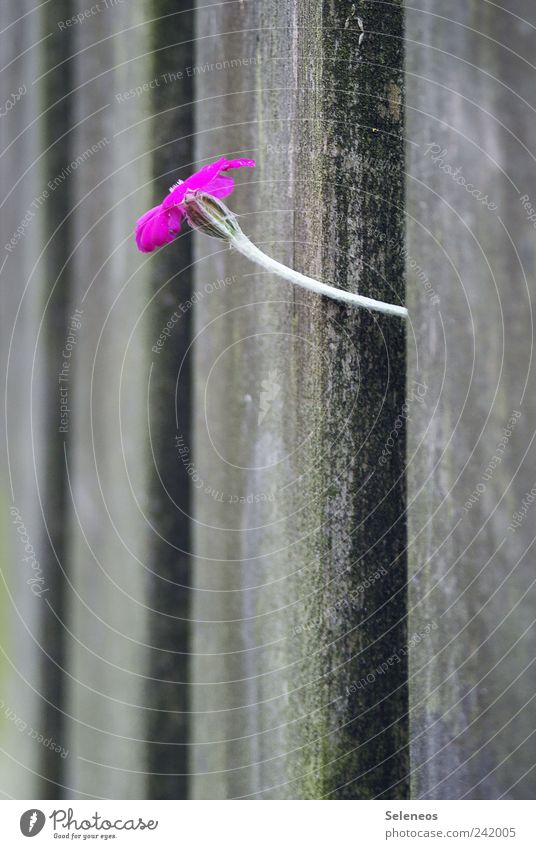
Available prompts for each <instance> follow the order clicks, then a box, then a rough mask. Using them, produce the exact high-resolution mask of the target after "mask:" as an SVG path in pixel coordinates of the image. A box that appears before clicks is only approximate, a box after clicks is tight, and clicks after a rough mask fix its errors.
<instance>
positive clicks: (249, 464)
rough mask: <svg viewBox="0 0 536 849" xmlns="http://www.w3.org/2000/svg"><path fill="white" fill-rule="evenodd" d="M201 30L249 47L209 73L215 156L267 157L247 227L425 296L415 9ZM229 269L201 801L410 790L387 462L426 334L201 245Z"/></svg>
mask: <svg viewBox="0 0 536 849" xmlns="http://www.w3.org/2000/svg"><path fill="white" fill-rule="evenodd" d="M358 17H360V18H361V17H362V18H363V22H364V28H365V29H366V30H368V32H367V33H366V34H365V37H364V39H362V40H361V42H362V43H361V45H360V44H359V42H360V35H361V29H360V27H359V23H358V19H357V18H358ZM197 34H198V36H199V38H198V41H197V63H198V65H199V66H200V67H202V66H203V64H204V63H207V62H211V61H212V62H214V61H215V60H220V61H223V60H228V65H227V66H226V67H225V70H221V71H219V72H218V71H214V72H204V73H200V74H199V75H198V77H197V89H196V92H197V95H196V100H197V103H198V109H197V121H198V123H197V127H198V135H197V140H198V147H197V157H198V160H199V162H203V161H205V160H207V161H208V160H210V159H212V158H214V157H215V156H217V155H221V154H224V155H226V156H253V157H255V158H256V159H257V162H258V165H257V168H256V169H255V171H254V172H253V173H251V174H249V173H241V174H239V175H238V178H237V181H239V182H240V184H243V185H240V187H239V188H238V190H237V191H236V192H235V194H234V195H233V197H232V198H231V206H232V208H233V209H235V210H236V211H237V212H239V213H240V215H241V218H240V220H241V223H242V224H243V227H244V229H245V232H247V233H248V234H250V235H251V237H252V239H253V241H255V242H256V243H257V244H259V245H260V246H261V247H262V248H263V249H265V250H266V251H267V252H268V253H270V254H271V255H273V256H274V257H276V258H277V259H280V260H283V261H285V262H287V263H289V264H291V265H293V266H295V267H296V268H298V269H299V270H302V271H304V272H306V273H311V274H317V275H319V276H320V277H321V278H322V279H324V280H326V281H331V282H332V283H334V284H336V285H339V286H341V287H343V288H347V289H350V290H353V291H359V292H361V293H363V294H366V295H371V296H373V297H383V298H385V299H389V300H392V301H394V302H397V303H399V302H400V301H401V300H402V301H403V298H404V275H403V259H402V255H401V250H400V247H401V240H402V236H403V217H402V203H403V177H402V175H403V170H402V165H403V145H402V120H403V103H402V66H403V53H402V19H401V9H400V6H399V4H394V5H392V6H391V7H390V8H389V11H387V10H386V9H385V8H383V7H380V6H379V5H378V4H376V3H363V4H351V3H346V2H343V3H338V4H336V6H335V5H334V4H325V5H324V8H322V6H321V4H317V3H311V2H304V3H301V2H300V3H278V4H277V5H273V4H271V3H262V4H244V5H242V4H230V5H224V6H222V7H219V8H218V10H217V13H216V11H215V10H212V9H211V10H210V12H209V11H203V10H202V8H200V7H199V8H198V15H197ZM233 61H234V62H235V65H234V67H233V66H232V63H233ZM200 104H203V108H201V106H200ZM384 234H387V236H388V243H387V242H386V241H385V239H384ZM386 244H387V247H386ZM229 277H230V278H231V281H232V282H231V284H230V285H228V286H226V287H225V289H224V290H223V291H221V292H216V293H215V294H212V295H210V297H203V298H202V300H201V301H200V303H199V305H198V308H197V310H196V314H195V319H196V324H195V345H194V353H193V361H194V373H195V383H194V411H195V420H194V442H193V455H194V458H195V466H196V468H195V472H194V473H193V474H195V475H196V477H195V478H192V480H193V481H194V485H195V490H194V519H195V523H194V550H195V554H196V565H195V573H194V575H195V578H194V583H195V593H194V618H195V620H196V621H195V626H194V632H193V639H194V643H193V647H194V652H195V655H194V658H193V664H192V679H193V688H194V696H193V709H194V711H195V722H194V725H193V732H194V735H195V736H194V743H195V746H194V748H193V751H192V757H191V771H192V773H193V775H194V777H193V781H192V794H193V796H194V797H201V798H213V797H218V798H219V797H247V798H313V797H314V798H317V797H324V796H326V797H331V798H334V797H351V798H355V797H365V798H367V797H372V796H377V795H381V794H382V793H383V792H387V793H388V795H391V796H404V795H405V794H406V793H407V783H406V776H407V763H406V749H405V743H406V733H407V729H406V720H407V716H406V715H407V706H406V696H405V690H404V687H403V680H404V667H405V662H404V657H402V656H401V658H400V662H399V663H398V664H397V665H396V666H393V668H392V670H391V671H390V674H389V675H388V676H382V675H381V674H380V675H376V676H375V679H374V680H373V681H372V682H367V683H366V684H365V686H360V681H361V679H362V678H363V677H364V676H366V675H367V673H368V672H369V671H370V670H371V669H376V668H377V667H380V666H381V664H382V663H383V662H387V660H388V658H389V657H391V656H392V655H393V654H395V653H396V652H397V651H399V649H400V647H401V646H403V645H404V635H405V628H404V624H403V615H404V610H405V575H406V572H405V558H404V546H405V524H404V516H403V509H404V484H403V475H402V469H403V465H402V457H403V452H404V436H403V433H400V436H399V438H398V439H397V440H395V444H394V446H393V448H392V450H391V451H390V453H389V455H388V457H387V461H386V465H385V468H381V469H380V467H379V466H378V463H379V460H380V457H381V454H382V451H383V450H384V447H385V444H386V441H387V439H388V437H389V434H390V431H391V429H392V427H393V421H394V419H395V418H396V416H397V414H398V412H399V410H400V408H401V407H402V406H403V403H404V374H405V368H404V330H403V327H401V325H400V323H399V322H398V321H397V320H396V319H395V320H393V319H386V318H383V317H378V316H371V315H368V314H366V313H365V312H356V311H355V310H350V309H346V308H344V307H339V306H338V305H336V304H334V303H330V302H328V301H326V300H321V299H319V298H317V297H313V296H309V295H308V294H307V293H304V292H302V291H298V290H296V289H293V288H292V287H291V286H290V285H289V284H287V283H285V282H283V281H281V280H278V279H275V278H272V277H270V276H269V275H266V274H265V273H262V272H259V271H258V270H256V269H255V268H254V267H252V266H251V265H250V264H249V263H247V262H246V261H245V260H244V259H243V258H242V257H240V256H232V255H230V254H229V251H228V250H226V249H225V247H222V245H221V244H219V243H218V242H216V241H213V242H210V241H208V240H207V239H203V240H201V238H200V239H199V241H198V248H197V265H196V286H197V291H198V292H200V293H203V292H204V287H205V286H206V285H207V284H209V283H210V282H212V281H214V280H216V279H227V278H229ZM379 570H383V571H381V572H380V571H379ZM375 575H376V579H374V576H375ZM367 580H369V581H370V587H369V589H367V590H366V592H361V591H360V590H361V588H362V585H363V583H364V582H365V581H367Z"/></svg>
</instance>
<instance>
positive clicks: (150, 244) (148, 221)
mask: <svg viewBox="0 0 536 849" xmlns="http://www.w3.org/2000/svg"><path fill="white" fill-rule="evenodd" d="M254 165H255V160H254V159H225V157H222V158H221V159H218V160H217V161H216V162H211V163H210V165H205V167H204V168H201V169H200V170H199V171H197V172H196V173H195V174H192V175H191V176H190V177H188V178H187V179H186V180H184V182H183V183H180V184H179V185H178V186H176V187H175V188H174V189H173V191H171V192H170V193H169V195H168V196H167V197H166V198H164V200H163V201H162V203H161V204H159V205H158V206H153V208H152V209H149V210H148V211H147V212H146V213H145V214H144V215H142V216H141V218H139V219H138V221H137V223H136V244H137V245H138V248H139V249H140V251H144V252H146V253H147V252H149V251H154V249H155V248H159V247H161V246H162V245H165V244H167V243H168V242H171V241H173V239H174V238H175V236H176V235H177V233H179V232H180V229H181V223H182V219H183V217H184V216H185V214H186V210H185V208H184V206H185V205H184V204H183V201H184V197H185V195H186V194H187V193H188V192H192V193H193V192H205V193H206V194H210V195H213V197H216V198H224V197H226V196H227V195H229V194H230V193H231V192H232V191H233V189H234V180H233V179H232V178H231V177H224V176H223V174H222V172H223V171H229V170H230V169H231V168H242V167H244V166H245V167H248V168H252V167H253V166H254Z"/></svg>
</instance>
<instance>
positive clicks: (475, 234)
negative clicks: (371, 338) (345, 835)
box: [407, 0, 536, 799]
mask: <svg viewBox="0 0 536 849" xmlns="http://www.w3.org/2000/svg"><path fill="white" fill-rule="evenodd" d="M420 5H421V6H422V11H421V12H416V11H414V10H413V11H412V10H410V9H408V12H407V37H408V39H410V40H411V41H410V43H411V44H412V48H411V50H410V51H408V80H407V83H408V100H407V109H408V137H409V139H410V142H411V143H410V144H409V146H408V172H409V180H408V228H409V237H408V252H409V257H410V260H409V262H408V265H409V270H408V279H409V291H408V301H409V303H408V306H409V309H410V314H411V318H412V323H411V331H410V334H409V337H408V338H409V379H410V380H413V379H415V380H418V381H420V382H421V383H423V384H425V385H426V387H427V392H426V394H425V397H424V398H423V402H422V403H421V404H415V405H414V411H413V415H412V423H411V427H410V428H409V431H408V432H409V446H408V465H409V484H408V485H409V499H408V501H409V505H410V508H409V521H410V532H409V538H410V548H409V559H410V573H411V593H410V619H409V633H410V636H412V635H415V634H417V635H418V634H419V633H420V632H421V631H422V629H423V628H425V627H426V626H427V625H429V624H430V623H435V624H436V625H437V627H436V628H435V629H432V630H431V631H430V632H429V634H428V635H426V636H425V637H424V638H423V639H422V640H419V641H418V642H417V643H416V644H415V645H414V647H413V648H412V651H411V667H410V694H411V707H412V724H411V738H412V743H411V751H412V755H411V761H412V795H413V796H414V797H416V798H459V797H464V798H483V799H489V798H492V799H494V798H498V797H503V796H504V797H505V798H531V797H532V795H533V793H534V771H533V770H532V771H531V768H532V766H533V761H534V758H533V745H531V742H530V741H531V739H533V737H532V735H533V734H534V707H533V699H534V672H533V655H534V652H533V649H532V647H531V645H532V644H533V630H532V626H533V612H534V598H535V596H534V556H533V553H532V544H533V536H534V534H533V527H534V522H533V517H532V513H531V511H530V510H529V512H528V515H527V516H526V519H525V520H524V522H523V523H522V525H521V527H519V528H517V529H514V530H513V531H512V530H509V526H510V525H511V523H512V515H513V514H514V513H517V512H519V511H520V509H523V508H522V504H523V499H524V498H525V496H526V493H527V491H530V490H531V488H532V487H533V485H534V473H533V472H534V446H533V436H534V414H535V409H534V366H533V362H532V347H531V346H532V338H533V328H532V317H531V306H530V299H531V297H533V293H534V268H535V265H534V256H535V254H534V251H535V238H536V237H535V232H534V228H533V226H532V225H531V223H530V222H529V221H528V220H527V218H528V215H527V212H526V210H525V209H524V208H523V206H522V203H521V198H522V196H524V195H525V194H528V195H529V196H530V197H531V198H532V199H534V197H535V195H536V181H535V177H534V158H533V155H532V153H531V152H530V146H531V138H532V126H533V121H534V106H535V103H534V88H533V85H532V73H533V71H532V69H531V68H530V67H529V65H528V63H529V62H530V61H532V49H531V45H532V43H533V38H534V24H535V23H536V19H535V18H534V8H533V6H532V4H530V3H528V2H515V3H513V4H509V6H508V11H504V12H503V11H501V10H500V9H499V7H498V6H493V7H492V5H491V4H484V3H478V2H472V3H465V2H461V0H460V2H454V3H452V4H450V5H449V14H448V17H445V16H444V11H445V7H444V4H441V3H439V2H435V0H427V2H425V3H424V4H420ZM514 15H517V16H519V17H514ZM523 18H524V19H527V20H525V21H524V20H523ZM432 145H434V147H431V146H432ZM527 145H528V148H529V149H527ZM449 168H450V172H449V171H448V169H449ZM461 178H464V179H465V180H466V183H467V184H469V185H467V186H465V185H464V184H463V183H461V182H460V179H461ZM486 196H487V201H486V200H485V198H486ZM430 289H431V290H432V293H433V294H431V293H430ZM433 297H436V298H437V299H438V300H437V301H436V302H435V303H434V302H433V300H432V299H433ZM518 414H520V415H518ZM529 507H530V504H529Z"/></svg>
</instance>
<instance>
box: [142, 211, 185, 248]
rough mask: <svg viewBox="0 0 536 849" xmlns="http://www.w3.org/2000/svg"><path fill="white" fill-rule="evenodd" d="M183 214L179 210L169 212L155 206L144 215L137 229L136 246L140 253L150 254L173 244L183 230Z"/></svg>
mask: <svg viewBox="0 0 536 849" xmlns="http://www.w3.org/2000/svg"><path fill="white" fill-rule="evenodd" d="M182 216H183V213H182V212H181V210H179V209H178V208H176V207H175V208H173V209H169V210H164V209H162V206H155V207H153V209H150V210H149V212H146V213H145V215H142V217H141V218H140V220H139V221H138V225H137V227H136V244H137V245H138V248H139V249H140V251H143V252H144V253H149V252H150V251H154V249H155V248H160V247H161V246H162V245H165V244H167V243H168V242H172V241H173V239H174V238H175V236H176V235H177V233H179V231H180V229H181V220H182Z"/></svg>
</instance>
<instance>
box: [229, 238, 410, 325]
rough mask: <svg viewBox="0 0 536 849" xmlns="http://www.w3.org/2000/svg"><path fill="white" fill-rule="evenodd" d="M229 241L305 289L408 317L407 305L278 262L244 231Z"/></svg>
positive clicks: (360, 305) (368, 308)
mask: <svg viewBox="0 0 536 849" xmlns="http://www.w3.org/2000/svg"><path fill="white" fill-rule="evenodd" d="M229 242H230V244H231V246H232V247H233V248H235V249H236V250H237V251H239V252H240V253H241V254H243V255H244V256H245V257H247V258H248V259H250V260H252V262H256V263H257V264H258V265H260V266H262V268H265V269H266V271H272V272H273V273H274V274H279V276H280V277H283V278H284V279H285V280H289V281H290V282H291V283H296V284H297V285H298V286H302V287H303V288H304V289H309V291H310V292H316V294H317V295H325V296H326V297H327V298H333V299H334V300H336V301H342V302H343V303H346V304H352V305H353V306H355V307H364V308H365V309H367V310H375V311H376V312H383V313H387V315H396V316H399V318H407V317H408V311H407V309H406V308H405V307H399V306H396V305H395V304H386V303H384V302H383V301H375V300H374V298H365V297H364V296H363V295H355V294H354V293H353V292H345V291H344V290H343V289H337V288H335V286H328V285H327V284H326V283H320V282H319V281H318V280H314V279H313V278H312V277H307V276H306V275H305V274H300V272H299V271H294V269H292V268H289V267H288V266H287V265H283V263H281V262H277V260H275V259H272V258H271V257H269V256H267V255H266V254H265V253H263V252H262V251H261V250H260V249H259V248H258V247H257V246H256V245H254V244H253V242H250V240H249V239H248V237H247V236H245V235H244V234H243V233H239V234H235V235H233V236H231V237H230V238H229Z"/></svg>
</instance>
